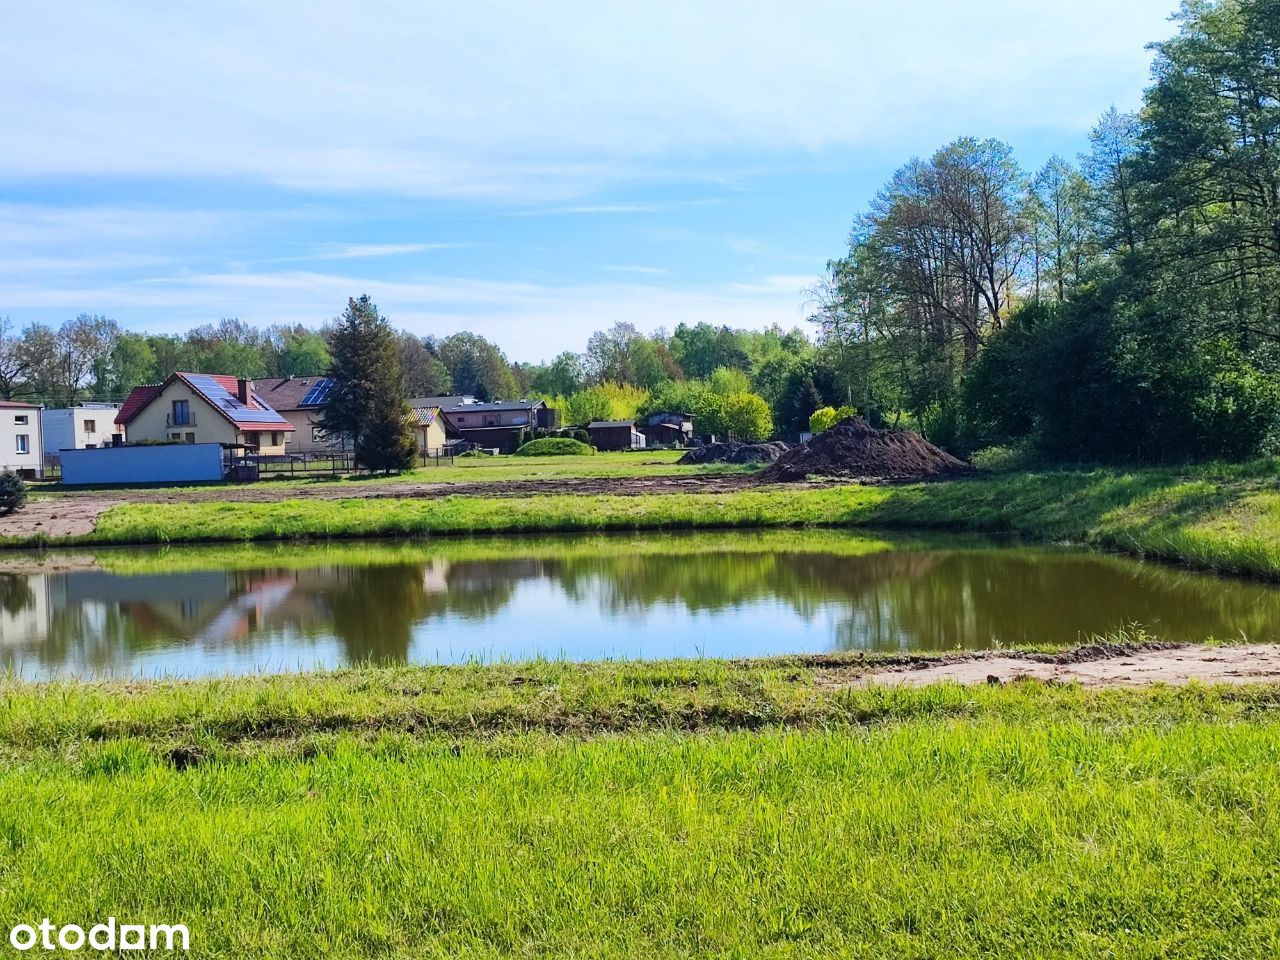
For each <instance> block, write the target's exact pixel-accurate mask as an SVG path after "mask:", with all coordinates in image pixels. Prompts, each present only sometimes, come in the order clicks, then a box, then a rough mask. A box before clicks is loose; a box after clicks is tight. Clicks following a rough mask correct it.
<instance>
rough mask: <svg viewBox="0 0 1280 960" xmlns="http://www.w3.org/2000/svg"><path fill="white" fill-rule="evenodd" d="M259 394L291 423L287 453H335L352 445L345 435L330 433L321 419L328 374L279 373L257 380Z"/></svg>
mask: <svg viewBox="0 0 1280 960" xmlns="http://www.w3.org/2000/svg"><path fill="white" fill-rule="evenodd" d="M255 389H256V390H257V393H258V396H260V397H261V398H262V399H263V400H265V401H266V402H267V403H269V404H271V406H272V407H273V408H274V409H275V410H276V411H277V412H278V413H279V414H280V415H281V416H282V417H284V418H285V419H286V420H288V421H289V422H290V423H291V424H293V430H294V432H293V433H292V434H291V435H290V437H289V445H288V452H289V453H313V454H314V453H320V454H324V453H334V452H339V451H346V450H349V449H350V448H351V444H350V442H349V440H348V438H347V437H344V436H337V437H330V436H328V435H326V434H325V432H324V428H323V427H321V426H320V422H321V420H322V418H323V417H324V408H325V406H326V405H327V404H328V402H329V391H330V390H331V389H333V381H332V380H330V379H329V378H328V377H280V378H273V379H270V380H259V381H257V384H256V387H255Z"/></svg>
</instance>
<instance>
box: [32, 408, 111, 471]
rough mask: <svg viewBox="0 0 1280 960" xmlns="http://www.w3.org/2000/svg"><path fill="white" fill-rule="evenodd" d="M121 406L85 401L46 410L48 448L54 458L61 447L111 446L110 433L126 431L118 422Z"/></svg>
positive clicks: (45, 436) (45, 422)
mask: <svg viewBox="0 0 1280 960" xmlns="http://www.w3.org/2000/svg"><path fill="white" fill-rule="evenodd" d="M119 410H120V404H118V403H82V404H80V405H79V406H75V407H56V408H54V409H51V410H45V411H44V413H43V415H42V417H41V422H42V423H43V424H44V449H45V452H46V453H47V454H48V455H49V457H50V458H53V457H56V456H57V455H58V451H60V450H92V449H94V448H95V447H109V446H111V435H112V434H113V433H117V432H123V431H120V430H119V429H118V428H117V427H116V423H115V421H116V413H117V412H118V411H119Z"/></svg>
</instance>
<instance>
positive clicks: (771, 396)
mask: <svg viewBox="0 0 1280 960" xmlns="http://www.w3.org/2000/svg"><path fill="white" fill-rule="evenodd" d="M348 319H349V318H348V316H347V314H346V313H344V314H343V316H341V317H336V318H334V319H333V320H331V321H328V322H327V323H325V324H323V325H321V326H319V327H317V328H315V329H310V328H307V327H303V326H274V327H269V328H266V329H259V328H256V327H253V326H251V325H249V324H247V323H244V322H243V321H240V320H236V319H223V320H220V321H218V322H217V323H211V324H205V325H202V326H198V327H195V328H194V329H192V330H190V331H188V332H187V333H186V334H184V335H175V334H147V333H137V332H132V331H127V330H123V329H121V328H120V326H119V325H118V324H117V323H116V322H115V321H114V320H111V319H109V318H106V317H102V316H97V315H90V314H82V315H80V316H79V317H76V318H75V319H73V320H68V321H67V322H66V323H64V324H63V325H62V326H61V327H59V328H53V327H49V326H46V325H43V324H31V325H29V326H27V327H26V328H25V329H23V330H20V331H19V330H16V329H15V327H14V324H13V323H12V322H11V321H10V320H9V319H7V318H5V319H0V397H3V398H5V399H26V400H33V401H44V402H48V403H50V404H53V405H65V404H69V403H73V402H76V401H83V400H88V399H93V400H108V401H109V400H116V401H118V400H121V399H123V398H124V397H125V396H126V395H127V394H128V392H129V391H130V390H131V389H132V388H133V387H135V386H137V385H139V384H144V383H158V382H161V381H163V380H164V379H165V378H166V377H168V375H169V374H171V373H172V372H174V371H175V370H186V371H190V372H193V373H219V374H229V375H232V376H238V377H247V378H250V379H261V378H264V377H286V376H295V377H306V376H321V375H324V374H328V373H330V372H332V371H333V370H334V367H335V362H336V360H337V359H338V357H337V354H336V353H335V343H336V341H337V340H338V339H339V338H341V337H342V336H344V329H345V327H344V324H345V323H346V321H347V320H348ZM389 337H390V342H391V344H392V347H393V352H394V356H395V358H396V369H397V370H398V375H399V376H400V378H401V379H402V381H403V383H404V387H405V390H406V392H407V394H408V395H409V396H411V397H413V396H441V395H446V394H467V395H471V396H474V397H476V398H477V399H480V400H514V399H521V398H528V397H540V398H545V399H547V400H548V401H550V402H551V403H552V404H553V405H555V406H557V407H558V408H560V409H561V411H562V419H563V421H564V422H565V423H573V424H582V423H589V422H591V421H592V420H610V419H624V418H627V417H634V416H637V415H638V414H640V413H646V412H649V411H650V410H656V409H659V408H662V409H678V410H681V411H687V412H689V413H692V414H694V415H695V416H696V417H698V418H699V419H700V420H701V425H700V428H699V429H700V430H702V431H705V432H708V433H715V434H719V435H728V434H730V433H732V434H734V435H736V436H741V437H744V438H749V439H760V438H763V437H766V436H769V435H771V434H772V433H774V432H775V431H777V430H782V431H791V432H794V431H798V430H802V429H805V427H806V425H807V422H808V417H809V414H810V413H811V412H812V411H813V409H815V408H816V407H818V406H821V405H822V400H823V394H822V389H820V388H819V386H818V385H819V384H821V385H822V386H823V387H824V388H826V389H827V390H828V392H830V391H831V390H834V389H835V387H834V386H833V385H832V384H833V383H834V381H833V379H832V377H833V375H834V369H833V368H832V367H831V364H830V363H829V362H827V361H826V360H824V358H823V355H822V354H823V351H822V349H821V348H820V347H818V346H816V345H815V344H814V343H813V342H812V341H811V339H810V338H809V337H808V336H807V335H806V334H805V332H804V331H803V330H800V329H794V330H790V331H784V330H782V329H780V328H774V329H771V330H766V331H749V330H735V329H731V328H729V327H725V326H720V327H715V326H712V325H709V324H705V323H700V324H680V325H678V326H677V327H676V328H675V330H674V332H672V333H667V332H666V331H664V330H662V329H659V330H657V331H655V332H653V333H649V334H643V333H641V332H639V331H638V330H637V329H636V328H635V327H634V326H632V325H630V324H625V323H618V324H614V325H613V326H612V327H610V328H608V329H607V330H602V331H599V332H597V333H595V334H593V335H592V336H591V337H590V338H589V340H588V342H587V344H586V347H585V350H583V351H582V352H581V353H576V352H573V351H566V352H563V353H561V354H560V355H559V356H557V357H555V358H554V359H553V360H551V361H549V362H545V363H536V364H535V363H522V362H513V361H511V360H509V359H508V358H507V356H506V354H505V353H504V352H503V351H502V349H501V348H500V347H499V346H498V345H497V344H495V343H493V342H491V341H490V340H487V339H486V338H484V337H482V336H480V335H478V334H475V333H470V332H460V333H455V334H452V335H450V336H447V337H434V336H426V337H423V336H418V335H415V334H413V333H410V332H408V331H405V330H396V329H394V328H391V329H390V330H389ZM379 342H380V343H381V342H382V340H379Z"/></svg>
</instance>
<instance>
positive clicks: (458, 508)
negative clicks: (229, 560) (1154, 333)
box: [10, 460, 1280, 578]
mask: <svg viewBox="0 0 1280 960" xmlns="http://www.w3.org/2000/svg"><path fill="white" fill-rule="evenodd" d="M1278 475H1280V462H1277V461H1274V460H1267V461H1260V462H1257V463H1253V464H1245V465H1238V466H1211V467H1198V468H1188V469H1174V468H1164V469H1154V468H1153V469H1147V470H1134V471H1122V470H1114V469H1105V470H1104V469H1099V470H1089V471H1068V470H1062V471H1048V472H1041V473H1021V474H1007V475H1000V476H994V477H983V478H976V479H970V480H961V481H954V482H950V483H936V484H911V485H900V486H874V487H869V486H857V485H849V486H814V487H811V488H802V489H795V488H782V489H779V488H775V487H770V486H766V485H760V486H758V487H754V488H750V489H746V490H736V491H728V492H722V493H714V494H685V493H680V494H647V495H639V496H611V495H590V496H588V495H563V494H560V495H557V494H540V495H537V496H530V497H521V498H486V497H461V496H456V497H446V498H442V499H434V500H423V499H417V500H415V499H387V500H374V499H350V500H337V501H332V500H325V501H319V500H307V499H293V500H285V501H280V502H275V503H236V502H226V503H174V504H168V503H166V504H150V503H148V504H126V505H122V506H119V507H115V508H112V509H111V510H109V511H108V512H107V513H105V514H104V515H103V516H102V518H101V519H100V521H99V523H98V528H97V530H96V531H95V532H94V534H92V535H91V536H89V537H84V538H78V539H75V540H65V541H60V542H64V543H74V542H81V543H169V542H175V543H176V542H192V541H201V540H216V541H236V540H271V539H291V538H305V537H313V538H324V537H366V536H369V537H371V536H419V535H442V534H473V533H531V532H540V533H546V532H562V531H568V532H578V531H607V530H662V529H696V528H714V527H788V526H791V527H802V526H832V527H834V526H860V525H861V526H885V527H898V528H913V527H914V528H920V529H935V530H937V529H943V530H962V531H971V532H987V533H1012V534H1017V535H1020V536H1023V537H1027V538H1033V539H1038V540H1052V541H1062V540H1068V541H1074V542H1077V543H1084V544H1091V545H1095V546H1101V547H1106V548H1110V549H1117V550H1122V551H1125V552H1128V553H1133V554H1137V555H1144V556H1151V557H1156V558H1160V559H1164V560H1172V561H1176V562H1182V563H1186V564H1188V565H1190V566H1195V567H1201V568H1208V569H1216V570H1220V571H1223V572H1230V573H1242V574H1248V575H1253V576H1261V577H1268V578H1276V577H1280V488H1278V487H1277V479H1276V478H1277V476H1278ZM18 542H19V541H10V544H11V545H16V544H17V543H18ZM28 542H32V541H28Z"/></svg>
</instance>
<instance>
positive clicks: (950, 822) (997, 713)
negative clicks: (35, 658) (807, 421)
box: [0, 661, 1280, 958]
mask: <svg viewBox="0 0 1280 960" xmlns="http://www.w3.org/2000/svg"><path fill="white" fill-rule="evenodd" d="M822 676H823V674H822V672H821V668H817V667H814V666H812V665H810V664H806V663H804V662H802V661H772V662H764V663H759V664H751V665H740V666H735V665H729V664H724V663H701V664H699V663H691V664H632V665H596V666H589V667H582V666H573V665H568V664H554V663H538V664H525V665H521V666H498V667H489V668H465V667H464V668H399V669H389V670H354V671H347V672H344V673H339V674H332V675H323V676H318V677H309V678H300V677H279V678H249V679H242V680H238V681H236V682H234V683H230V682H217V681H215V682H201V683H188V684H117V685H108V686H95V685H86V684H66V685H63V684H52V685H23V684H7V685H4V684H0V751H3V754H4V756H5V761H4V763H3V765H0V916H5V917H8V918H11V922H12V923H17V922H22V921H23V920H27V919H32V920H34V921H36V922H38V920H39V919H40V918H41V917H43V916H50V917H53V918H56V919H57V922H59V923H64V924H65V923H81V924H84V925H85V926H87V925H88V924H89V923H90V922H92V921H93V920H94V919H95V918H99V917H103V916H111V915H114V916H118V917H126V918H131V919H133V920H140V921H144V922H168V923H176V922H182V923H186V924H187V925H188V926H189V927H190V929H191V933H192V954H191V955H192V956H199V957H331V956H342V957H355V958H360V957H396V958H398V957H507V956H524V957H634V956H645V957H673V958H674V957H690V956H716V957H743V958H746V957H762V956H763V957H828V956H850V957H941V956H946V957H977V956H992V955H999V956H1007V957H1044V956H1055V957H1099V956H1115V957H1153V958H1154V957H1168V956H1178V957H1205V958H1209V957H1213V958H1220V957H1260V956H1267V955H1271V954H1273V953H1274V951H1275V949H1276V947H1277V946H1280V912H1278V911H1277V909H1276V905H1277V903H1278V902H1280V874H1278V873H1277V871H1276V868H1275V865H1276V863H1277V862H1278V861H1280V802H1278V801H1280V720H1278V719H1277V717H1276V716H1275V710H1274V703H1275V697H1276V690H1275V689H1273V688H1253V689H1238V690H1232V691H1224V690H1207V689H1202V688H1188V689H1185V690H1180V691H1173V690H1167V689H1153V690H1148V691H1143V692H1137V691H1130V692H1123V691H1106V692H1088V691H1084V690H1081V689H1079V688H1076V687H1047V686H1044V685H1041V684H1038V683H1031V682H1028V683H1017V684H1012V685H1009V686H1006V687H997V688H985V687H984V688H981V689H972V690H966V689H960V688H958V687H954V686H949V687H937V688H930V689H924V690H901V691H876V690H841V689H838V688H835V687H833V686H831V685H830V684H827V685H824V684H823V683H822V679H821V678H822Z"/></svg>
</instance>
